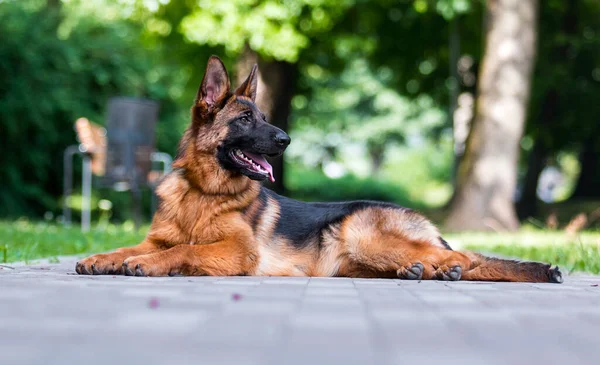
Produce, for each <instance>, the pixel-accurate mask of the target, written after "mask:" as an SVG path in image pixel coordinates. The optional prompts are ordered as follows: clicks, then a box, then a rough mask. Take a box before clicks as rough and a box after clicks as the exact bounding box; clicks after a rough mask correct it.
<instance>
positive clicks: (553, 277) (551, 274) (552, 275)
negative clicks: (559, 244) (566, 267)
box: [548, 266, 564, 284]
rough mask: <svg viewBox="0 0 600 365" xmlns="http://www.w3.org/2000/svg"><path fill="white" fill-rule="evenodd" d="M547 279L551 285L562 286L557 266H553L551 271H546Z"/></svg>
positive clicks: (561, 278) (561, 277)
mask: <svg viewBox="0 0 600 365" xmlns="http://www.w3.org/2000/svg"><path fill="white" fill-rule="evenodd" d="M548 279H550V282H551V283H557V284H562V282H563V281H564V279H563V276H562V273H561V272H560V268H559V267H558V266H555V267H554V268H553V269H550V270H548Z"/></svg>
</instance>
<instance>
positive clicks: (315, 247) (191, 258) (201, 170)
mask: <svg viewBox="0 0 600 365" xmlns="http://www.w3.org/2000/svg"><path fill="white" fill-rule="evenodd" d="M256 89H257V66H256V65H254V67H253V68H252V70H251V72H250V74H249V76H248V78H247V79H246V81H244V82H243V83H242V85H240V86H239V87H238V88H237V89H235V90H234V91H233V92H232V91H231V90H230V80H229V76H228V74H227V70H226V69H225V66H224V65H223V63H222V62H221V60H220V59H219V58H218V57H215V56H212V57H211V58H210V59H209V60H208V64H207V67H206V72H205V75H204V78H203V80H202V83H201V85H200V88H199V90H198V93H197V95H196V99H195V101H194V105H193V106H192V109H191V116H192V118H191V119H192V120H191V124H190V126H189V127H188V129H187V130H186V131H185V133H184V135H183V138H182V139H181V141H180V145H179V151H178V155H177V157H176V158H175V160H174V162H173V171H172V172H171V173H170V174H169V175H167V176H166V177H164V178H163V180H162V181H161V183H160V184H159V186H158V188H157V191H156V192H157V195H158V197H159V199H160V204H159V207H158V209H157V211H156V213H155V215H154V217H153V220H152V225H151V227H150V230H149V232H148V234H147V236H146V238H145V239H144V240H143V241H142V242H141V243H140V244H138V245H137V246H133V247H125V248H120V249H118V250H116V251H115V252H112V253H107V254H98V255H93V256H91V257H88V258H86V259H83V260H81V261H79V262H78V263H77V264H76V271H77V273H79V274H85V275H102V274H108V275H115V274H124V275H135V276H167V275H170V276H173V275H177V276H179V275H215V276H232V275H259V276H325V277H332V276H341V277H360V278H400V279H410V280H422V279H423V280H428V279H434V280H450V281H455V280H485V281H516V282H550V283H561V282H562V281H563V279H562V274H561V272H560V270H559V268H558V267H554V268H552V267H551V265H547V264H543V263H537V262H518V261H511V260H502V259H496V258H488V257H485V256H483V255H480V254H477V253H473V252H458V251H454V250H452V248H451V247H450V246H449V245H448V243H447V242H446V241H445V240H444V239H442V238H441V236H440V233H439V231H438V229H437V228H436V227H435V226H434V225H433V224H432V223H431V222H430V221H429V220H427V219H426V218H425V217H423V216H422V215H420V214H419V213H417V212H415V211H413V210H411V209H407V208H403V207H400V206H397V205H395V204H391V203H383V202H375V201H352V202H343V203H305V202H300V201H296V200H292V199H289V198H286V197H283V196H280V195H277V194H276V193H274V192H273V191H271V190H269V189H267V188H265V187H262V186H261V182H262V181H264V180H267V179H269V180H271V181H274V178H273V170H272V167H271V165H270V164H269V163H268V162H267V160H266V158H265V157H277V156H279V155H281V154H282V153H283V151H284V150H285V149H286V147H287V146H288V145H289V144H290V137H289V136H288V135H287V134H286V133H285V132H284V131H283V130H281V129H279V128H277V127H275V126H273V125H270V124H269V123H268V122H267V120H266V117H265V115H264V114H263V113H262V112H261V111H260V109H259V108H258V107H257V106H256V104H255V98H256Z"/></svg>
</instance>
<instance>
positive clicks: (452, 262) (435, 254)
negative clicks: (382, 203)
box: [338, 207, 471, 280]
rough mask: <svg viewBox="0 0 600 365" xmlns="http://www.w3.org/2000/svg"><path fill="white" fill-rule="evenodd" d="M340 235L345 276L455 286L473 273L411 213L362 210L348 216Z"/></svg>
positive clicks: (468, 264)
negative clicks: (377, 276) (432, 281)
mask: <svg viewBox="0 0 600 365" xmlns="http://www.w3.org/2000/svg"><path fill="white" fill-rule="evenodd" d="M339 232H340V234H339V238H338V239H339V240H340V244H341V246H342V247H344V250H343V252H344V255H342V256H344V257H346V258H347V259H346V261H347V265H342V266H341V267H342V268H344V267H348V268H349V269H348V271H349V273H350V274H349V275H363V272H361V271H360V268H366V269H368V270H364V274H369V273H368V271H371V272H372V271H376V272H378V273H380V275H381V276H382V277H389V276H398V277H400V278H402V279H412V280H421V279H439V280H459V279H460V278H461V274H462V273H463V272H465V271H467V270H468V269H470V267H471V259H470V258H469V257H467V256H466V255H464V254H462V253H460V252H456V251H452V250H451V249H449V247H448V246H447V245H446V244H444V241H442V240H441V239H440V237H439V235H440V234H439V232H438V230H437V229H436V228H435V227H434V226H433V224H431V222H429V221H428V220H427V219H425V218H424V217H423V216H421V215H419V214H418V213H415V212H413V211H410V210H405V209H389V208H380V207H372V208H369V209H364V210H362V211H359V212H356V213H354V214H352V215H351V216H349V217H348V218H347V219H346V220H345V221H344V222H343V223H342V224H341V226H340V228H339ZM340 275H344V273H343V272H342V273H340ZM369 275H370V274H369Z"/></svg>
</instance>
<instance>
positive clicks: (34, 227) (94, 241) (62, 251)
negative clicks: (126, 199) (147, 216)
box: [0, 220, 147, 263]
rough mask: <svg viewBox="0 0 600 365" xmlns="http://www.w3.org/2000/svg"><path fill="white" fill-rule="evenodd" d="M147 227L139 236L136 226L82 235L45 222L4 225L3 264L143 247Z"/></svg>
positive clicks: (0, 227) (0, 224)
mask: <svg viewBox="0 0 600 365" xmlns="http://www.w3.org/2000/svg"><path fill="white" fill-rule="evenodd" d="M146 231H147V227H144V228H143V229H141V230H140V231H139V232H136V231H135V230H134V228H133V224H123V225H112V224H111V225H107V226H105V227H102V228H99V227H95V228H92V230H91V231H90V232H88V233H82V232H81V230H80V228H79V226H78V225H74V226H72V227H64V226H62V225H57V224H53V223H51V224H49V223H44V222H30V221H27V220H17V221H14V222H7V221H0V263H2V262H14V261H25V262H29V261H31V260H34V259H37V258H55V257H56V256H62V255H77V254H82V255H83V254H88V253H97V252H103V251H108V250H111V249H115V248H118V247H122V246H131V245H134V244H136V243H139V242H140V241H141V240H142V239H143V238H144V235H145V234H146Z"/></svg>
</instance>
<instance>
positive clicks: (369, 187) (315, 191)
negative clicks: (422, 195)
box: [286, 166, 422, 208]
mask: <svg viewBox="0 0 600 365" xmlns="http://www.w3.org/2000/svg"><path fill="white" fill-rule="evenodd" d="M287 171H288V176H287V178H286V183H287V185H286V186H287V188H288V190H289V194H288V195H289V196H290V197H292V198H294V199H298V200H302V201H308V202H318V201H324V202H328V201H329V202H331V201H343V200H361V199H364V200H378V201H385V202H392V203H396V204H399V205H402V206H407V207H411V208H422V205H420V204H418V203H417V202H414V201H411V199H410V197H409V194H408V193H407V192H406V191H404V190H403V189H402V188H401V187H398V186H396V185H393V184H390V183H385V182H381V181H377V180H373V179H361V178H358V177H356V176H353V175H346V176H344V177H342V178H339V179H331V178H328V177H327V176H325V175H324V174H323V173H322V172H319V171H315V170H307V169H303V168H298V167H295V166H288V170H287Z"/></svg>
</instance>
